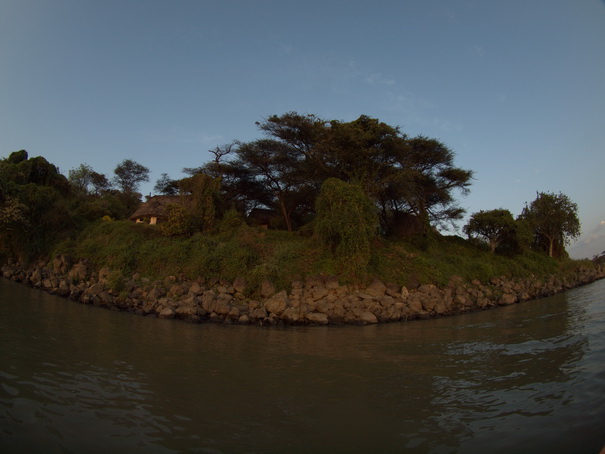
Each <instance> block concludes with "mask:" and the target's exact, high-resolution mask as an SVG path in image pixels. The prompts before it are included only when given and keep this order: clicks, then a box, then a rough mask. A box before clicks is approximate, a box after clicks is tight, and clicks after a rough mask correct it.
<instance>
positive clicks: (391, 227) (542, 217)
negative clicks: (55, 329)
mask: <svg viewBox="0 0 605 454" xmlns="http://www.w3.org/2000/svg"><path fill="white" fill-rule="evenodd" d="M258 127H259V130H260V131H261V133H262V134H263V135H264V137H263V138H261V139H258V140H254V141H251V142H246V143H244V142H233V143H231V144H229V145H225V146H222V147H217V148H215V149H213V150H210V152H211V154H212V155H213V157H214V159H212V160H211V161H209V162H207V163H204V164H203V165H201V166H200V167H196V168H188V169H184V171H185V173H186V174H188V175H189V176H188V177H186V178H183V179H180V180H173V179H171V178H170V177H169V176H168V175H167V174H162V176H161V178H160V179H159V180H158V182H157V183H156V186H155V190H156V191H157V192H159V193H162V194H165V195H170V196H171V198H172V199H174V200H176V201H177V203H174V204H168V205H167V209H166V213H165V214H164V215H163V216H164V217H163V218H162V219H163V220H165V221H164V222H161V223H160V225H158V226H157V227H156V226H142V225H135V224H134V223H129V222H100V221H99V220H100V219H105V220H106V221H107V220H118V221H119V220H124V219H128V218H129V217H130V216H131V215H132V214H133V213H134V212H135V211H136V210H137V208H138V207H139V205H140V204H141V195H140V194H139V193H138V192H137V191H138V187H139V185H140V183H142V182H144V181H148V180H149V170H148V169H147V168H146V167H145V166H143V165H141V164H139V163H137V162H135V161H132V160H130V159H126V160H124V161H122V162H121V163H119V164H118V165H117V166H116V167H115V170H114V176H113V178H107V177H106V176H105V175H103V174H100V173H97V172H95V171H94V170H93V169H92V168H91V167H90V166H88V165H87V164H80V166H79V167H76V168H74V169H72V170H70V171H69V174H68V178H66V177H65V176H64V175H62V174H61V173H60V172H59V170H58V169H57V168H56V167H55V166H54V165H52V164H50V163H49V162H48V161H46V159H44V158H42V157H35V158H29V156H28V154H27V152H26V151H24V150H20V151H17V152H14V153H12V154H10V155H9V156H8V157H7V158H5V159H2V160H0V255H1V256H2V257H0V258H2V259H3V260H5V259H7V258H12V259H19V260H25V261H27V260H32V259H35V258H37V257H40V256H43V255H47V254H50V253H52V252H69V253H73V254H74V255H76V256H79V257H87V258H91V259H92V258H95V260H98V261H99V262H103V261H104V262H105V263H106V264H107V263H108V262H115V263H114V265H116V266H119V267H120V269H123V270H124V271H125V272H126V271H128V270H135V269H136V270H146V271H149V272H150V273H151V274H156V273H159V272H160V271H165V272H168V270H169V269H171V270H175V269H180V270H182V272H185V271H186V272H187V273H195V272H198V273H202V274H204V275H207V276H210V275H212V274H213V273H214V274H215V275H218V276H233V274H234V273H242V272H244V271H245V272H246V273H247V274H248V277H250V278H251V279H253V280H254V279H260V278H261V277H269V278H270V277H271V276H273V278H275V279H286V277H287V279H290V278H292V277H293V276H296V275H304V274H305V273H308V272H309V273H310V272H322V273H332V274H334V273H336V274H339V275H342V276H343V277H344V278H348V279H353V280H354V279H363V278H364V277H368V276H371V275H372V274H374V275H383V276H384V277H385V278H386V279H390V280H392V281H398V280H400V279H398V278H397V276H398V275H400V276H401V279H403V280H405V279H416V280H425V278H427V279H434V280H440V279H444V276H445V275H446V274H447V272H451V273H454V272H455V270H456V269H457V268H460V266H469V267H470V268H469V274H472V269H474V270H475V271H474V272H475V274H476V276H480V275H490V274H491V273H492V272H493V273H496V272H502V270H505V269H506V268H507V267H509V269H513V268H516V267H518V266H519V265H518V264H519V263H520V262H523V261H524V260H527V261H528V264H529V265H527V266H522V267H521V269H522V270H528V269H533V268H532V267H533V266H534V265H533V264H535V262H536V260H538V261H539V260H541V259H537V257H538V256H539V254H538V255H535V254H536V253H537V252H538V253H542V254H544V255H549V256H551V257H559V258H565V256H566V255H565V250H564V247H565V245H566V244H568V242H569V241H570V239H573V238H576V237H577V236H578V234H579V229H580V225H579V221H578V218H577V206H576V205H575V204H574V203H573V202H571V201H570V200H569V198H567V196H565V195H563V194H558V195H554V194H548V193H539V194H538V197H537V199H536V200H535V201H534V202H532V203H531V204H530V205H529V206H526V207H525V209H524V210H523V213H522V214H521V215H520V216H519V217H518V218H517V219H513V218H512V215H511V213H510V212H509V211H508V210H503V209H498V210H488V211H481V212H479V213H474V214H473V215H472V216H471V217H470V220H469V223H468V224H467V225H466V226H465V228H464V231H465V232H466V233H467V234H468V235H469V237H470V238H471V241H465V240H462V239H460V238H457V237H455V238H451V239H449V240H444V237H442V236H441V235H440V234H439V233H438V231H439V229H442V228H443V227H447V226H448V225H449V224H452V223H455V221H457V220H459V219H461V218H462V216H463V214H464V210H463V209H462V208H461V207H460V206H459V204H458V201H457V197H458V196H461V195H464V194H466V193H467V192H468V191H469V187H470V183H471V180H472V176H473V172H472V171H470V170H466V169H462V168H459V167H457V166H456V165H455V164H454V153H453V152H452V151H451V150H450V149H449V148H448V147H447V146H445V145H444V144H443V143H441V142H440V141H438V140H436V139H431V138H428V137H424V136H417V137H409V136H407V135H406V134H404V133H403V132H401V131H400V129H399V128H397V127H393V126H390V125H387V124H385V123H383V122H381V121H379V120H378V119H375V118H371V117H368V116H365V115H362V116H360V117H359V118H357V119H356V120H354V121H350V122H343V121H337V120H324V119H321V118H319V117H316V116H315V115H300V114H298V113H296V112H289V113H286V114H284V115H281V116H275V115H274V116H270V117H268V118H267V119H265V120H264V121H262V122H260V123H258ZM172 199H171V200H172ZM164 200H166V199H164ZM165 203H172V202H165ZM255 215H256V216H260V217H257V218H256V219H253V217H254V216H255ZM261 218H262V219H261ZM245 220H248V225H247V224H246V223H245V222H244V221H245ZM276 220H277V222H276ZM249 225H258V226H265V227H269V228H271V229H274V230H269V231H265V232H263V230H262V228H261V229H259V228H251V227H249ZM275 229H277V230H281V231H280V232H278V231H277V230H275ZM120 235H123V238H119V236H120ZM101 238H106V239H107V241H105V240H103V241H101ZM141 242H142V243H141ZM427 245H434V247H427ZM116 248H122V249H119V250H118V249H116ZM187 248H189V249H187ZM456 248H457V249H458V251H459V253H462V254H463V255H466V256H467V257H473V258H472V259H469V261H468V263H466V262H465V263H463V264H461V263H458V262H459V260H460V258H458V257H457V255H456V253H453V254H450V253H449V252H448V253H445V252H444V251H445V250H446V249H447V250H453V249H456ZM486 248H487V249H489V251H491V252H496V254H493V253H492V254H487V256H489V257H490V258H489V259H488V258H486V256H485V255H482V254H484V249H486ZM193 251H195V252H193ZM200 251H201V252H200ZM385 251H387V252H385ZM410 251H415V252H410ZM198 252H199V254H205V255H204V258H202V257H201V256H199V255H198ZM161 254H175V255H174V257H172V256H171V257H167V256H166V257H164V258H163V259H162V258H161ZM476 254H478V255H476ZM441 255H443V256H442V257H441ZM506 255H508V256H510V255H516V260H517V262H511V261H510V260H509V261H508V262H507V261H506V260H508V259H506V258H505V257H504V256H506ZM527 257H531V258H530V259H528V258H527ZM142 260H146V261H147V262H144V261H142ZM473 260H478V261H480V262H481V263H479V262H477V263H474V264H471V263H473V262H472V261H473ZM177 261H180V262H181V263H180V265H177V264H176V262H177ZM185 262H187V263H185ZM412 262H414V265H413V266H412V265H410V263H412ZM162 263H163V264H164V265H166V266H163V265H162ZM171 263H172V264H173V265H170V264H171ZM515 263H516V264H515ZM549 263H550V262H549ZM151 264H156V265H155V266H156V268H157V269H153V266H151ZM436 264H438V267H439V268H442V269H443V270H449V271H447V272H446V271H439V272H435V273H433V271H432V270H434V269H435V267H436V266H437V265H436ZM494 264H497V265H494ZM548 266H551V265H548ZM179 267H180V268H179ZM450 268H451V269H450ZM538 268H540V267H538ZM458 273H459V274H461V271H460V270H458ZM492 275H493V274H492Z"/></svg>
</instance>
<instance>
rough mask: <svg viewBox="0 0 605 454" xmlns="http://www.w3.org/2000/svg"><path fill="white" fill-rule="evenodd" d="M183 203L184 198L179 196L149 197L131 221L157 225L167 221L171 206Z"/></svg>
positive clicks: (131, 217)
mask: <svg viewBox="0 0 605 454" xmlns="http://www.w3.org/2000/svg"><path fill="white" fill-rule="evenodd" d="M183 203H184V199H183V197H182V196H178V195H176V196H175V195H156V196H153V197H149V198H148V199H147V201H146V202H145V203H143V204H142V205H141V206H140V207H139V209H138V210H137V211H135V212H134V213H133V214H132V216H130V218H129V219H130V220H131V221H135V222H136V223H145V224H157V223H158V222H162V221H165V220H166V219H167V217H168V206H169V205H183Z"/></svg>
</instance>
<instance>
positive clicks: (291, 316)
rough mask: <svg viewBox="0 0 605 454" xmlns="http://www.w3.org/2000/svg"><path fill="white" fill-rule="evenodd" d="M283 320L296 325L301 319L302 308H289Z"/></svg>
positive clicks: (284, 313)
mask: <svg viewBox="0 0 605 454" xmlns="http://www.w3.org/2000/svg"><path fill="white" fill-rule="evenodd" d="M282 318H283V319H284V320H285V321H287V322H289V323H296V322H298V321H299V320H300V319H301V314H300V308H297V307H289V308H287V309H286V310H285V311H284V312H283V313H282Z"/></svg>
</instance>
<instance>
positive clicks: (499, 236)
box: [464, 208, 515, 253]
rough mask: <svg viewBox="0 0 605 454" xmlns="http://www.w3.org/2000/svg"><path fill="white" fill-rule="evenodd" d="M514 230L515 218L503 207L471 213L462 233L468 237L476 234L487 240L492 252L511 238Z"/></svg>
mask: <svg viewBox="0 0 605 454" xmlns="http://www.w3.org/2000/svg"><path fill="white" fill-rule="evenodd" d="M514 232H515V220H514V218H513V215H512V214H511V212H510V211H508V210H505V209H502V208H500V209H497V210H489V211H483V210H481V211H479V212H477V213H473V215H472V216H471V218H470V220H469V221H468V223H467V224H466V225H465V226H464V233H466V234H467V235H468V236H469V238H470V237H472V236H473V235H478V236H480V237H483V238H484V239H485V240H487V242H488V244H489V249H490V251H491V252H492V253H493V252H495V251H496V248H497V247H498V246H500V245H501V244H503V243H504V242H506V241H509V240H510V239H511V236H512V235H513V234H514Z"/></svg>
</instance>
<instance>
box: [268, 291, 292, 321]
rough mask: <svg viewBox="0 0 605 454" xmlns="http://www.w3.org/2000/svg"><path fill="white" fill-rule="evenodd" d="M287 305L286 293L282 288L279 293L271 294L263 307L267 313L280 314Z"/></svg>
mask: <svg viewBox="0 0 605 454" xmlns="http://www.w3.org/2000/svg"><path fill="white" fill-rule="evenodd" d="M287 305H288V294H287V293H286V291H285V290H282V291H281V292H279V293H276V294H275V295H273V296H272V297H271V298H269V300H267V302H265V309H266V310H267V312H268V313H273V314H275V315H280V314H281V313H282V312H283V311H285V310H286V307H287Z"/></svg>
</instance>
